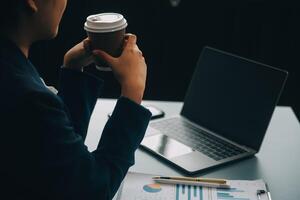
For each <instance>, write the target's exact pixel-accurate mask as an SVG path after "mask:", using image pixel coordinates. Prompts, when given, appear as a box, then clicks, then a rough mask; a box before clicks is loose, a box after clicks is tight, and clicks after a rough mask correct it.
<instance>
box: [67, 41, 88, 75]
mask: <svg viewBox="0 0 300 200" xmlns="http://www.w3.org/2000/svg"><path fill="white" fill-rule="evenodd" d="M90 49H91V48H90V40H89V39H88V38H86V39H85V40H83V41H82V42H80V43H79V44H77V45H76V46H74V47H73V48H72V49H70V50H69V51H68V52H67V53H66V54H65V56H64V67H66V68H70V69H75V70H78V71H83V67H85V66H88V65H90V64H92V63H93V62H94V60H93V55H92V52H91V50H90Z"/></svg>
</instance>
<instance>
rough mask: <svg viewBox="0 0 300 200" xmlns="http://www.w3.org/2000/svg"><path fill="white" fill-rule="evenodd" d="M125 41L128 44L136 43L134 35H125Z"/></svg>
mask: <svg viewBox="0 0 300 200" xmlns="http://www.w3.org/2000/svg"><path fill="white" fill-rule="evenodd" d="M126 40H127V43H128V44H136V42H137V37H136V35H134V34H131V33H127V34H125V41H126Z"/></svg>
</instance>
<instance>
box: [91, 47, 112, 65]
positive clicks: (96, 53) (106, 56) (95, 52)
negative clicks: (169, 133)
mask: <svg viewBox="0 0 300 200" xmlns="http://www.w3.org/2000/svg"><path fill="white" fill-rule="evenodd" d="M92 53H93V55H94V56H96V57H99V58H100V59H102V60H104V61H105V62H107V63H108V64H110V65H113V64H114V63H115V62H116V58H114V57H113V56H111V55H109V54H108V53H106V52H104V51H101V50H99V49H97V50H93V52H92Z"/></svg>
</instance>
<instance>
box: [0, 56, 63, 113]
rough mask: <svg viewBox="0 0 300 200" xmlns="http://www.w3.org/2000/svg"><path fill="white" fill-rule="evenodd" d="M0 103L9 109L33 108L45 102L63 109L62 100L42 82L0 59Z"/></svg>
mask: <svg viewBox="0 0 300 200" xmlns="http://www.w3.org/2000/svg"><path fill="white" fill-rule="evenodd" d="M0 67H1V70H0V93H1V98H0V102H1V104H2V105H7V109H11V108H14V107H17V106H18V105H24V104H26V105H27V107H28V106H30V105H31V106H33V105H34V104H39V103H41V102H45V103H48V104H52V105H56V106H59V107H62V102H61V100H60V98H58V97H57V95H55V94H54V93H52V92H51V91H50V90H49V89H48V88H47V87H46V86H45V85H44V84H43V83H42V81H41V80H40V79H39V78H37V77H35V76H32V75H31V74H29V73H28V72H26V71H21V70H18V69H17V68H16V67H15V66H14V65H13V64H10V63H6V62H5V61H3V60H1V59H0Z"/></svg>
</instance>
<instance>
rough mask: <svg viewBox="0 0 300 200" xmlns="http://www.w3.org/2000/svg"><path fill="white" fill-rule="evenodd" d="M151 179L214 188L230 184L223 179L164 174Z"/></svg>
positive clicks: (226, 186) (225, 186) (227, 186)
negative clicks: (167, 175)
mask: <svg viewBox="0 0 300 200" xmlns="http://www.w3.org/2000/svg"><path fill="white" fill-rule="evenodd" d="M152 179H153V180H154V181H156V182H160V183H168V184H185V185H197V186H204V187H216V188H229V187H230V185H229V184H228V183H227V181H226V180H224V179H212V178H189V177H164V176H155V177H153V178H152Z"/></svg>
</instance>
